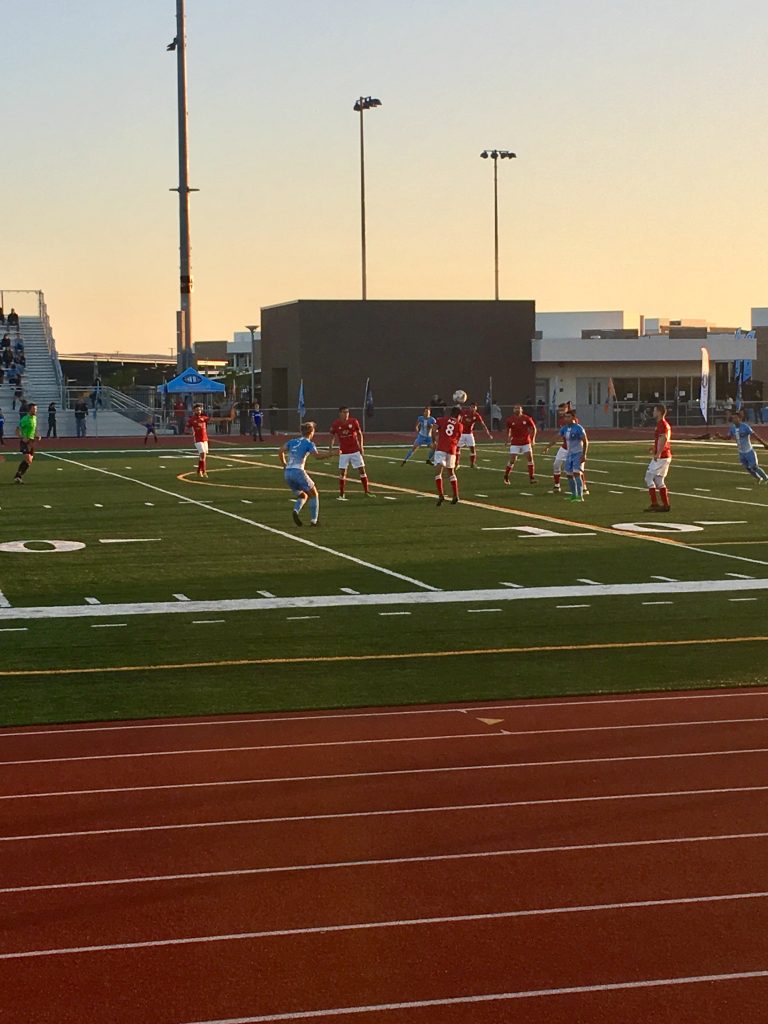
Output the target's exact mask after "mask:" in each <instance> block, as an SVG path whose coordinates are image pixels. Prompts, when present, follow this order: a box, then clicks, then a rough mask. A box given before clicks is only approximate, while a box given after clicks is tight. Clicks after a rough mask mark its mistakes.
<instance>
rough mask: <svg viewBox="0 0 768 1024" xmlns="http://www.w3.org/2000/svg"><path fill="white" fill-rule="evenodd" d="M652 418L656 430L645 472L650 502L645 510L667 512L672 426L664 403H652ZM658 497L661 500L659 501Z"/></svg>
mask: <svg viewBox="0 0 768 1024" xmlns="http://www.w3.org/2000/svg"><path fill="white" fill-rule="evenodd" d="M653 418H654V419H655V420H656V432H655V434H654V436H653V448H651V455H652V456H653V457H652V459H651V461H650V462H649V463H648V469H647V470H646V472H645V486H646V487H647V488H648V493H649V495H650V496H651V504H650V505H649V506H648V508H647V509H646V512H669V491H668V490H667V473H668V472H669V466H670V463H671V462H672V448H671V446H670V441H671V440H672V427H671V426H670V423H669V420H668V419H667V407H666V405H661V404H659V405H654V407H653ZM659 498H660V499H661V502H659Z"/></svg>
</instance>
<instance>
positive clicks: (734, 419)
mask: <svg viewBox="0 0 768 1024" xmlns="http://www.w3.org/2000/svg"><path fill="white" fill-rule="evenodd" d="M730 421H731V427H730V430H729V431H728V436H727V437H726V436H725V435H723V434H713V435H712V436H713V437H719V438H721V439H722V440H723V441H727V440H728V439H731V440H733V441H735V442H736V445H737V447H738V449H739V462H740V463H741V464H742V466H743V467H744V469H746V471H747V472H748V473H749V474H750V476H753V477H754V478H755V480H757V482H758V483H759V484H764V483H765V482H766V480H768V473H766V472H765V470H764V469H761V467H760V466H759V465H758V463H757V454H756V453H755V449H754V448H753V447H752V439H753V438H755V440H757V441H759V442H760V444H761V445H762V446H763V448H768V444H766V443H765V441H764V440H763V439H762V437H759V436H758V435H757V434H756V433H755V432H754V430H753V429H752V427H750V425H749V424H748V423H747V421H746V419H745V417H744V410H743V409H734V410H733V412H732V413H731V415H730Z"/></svg>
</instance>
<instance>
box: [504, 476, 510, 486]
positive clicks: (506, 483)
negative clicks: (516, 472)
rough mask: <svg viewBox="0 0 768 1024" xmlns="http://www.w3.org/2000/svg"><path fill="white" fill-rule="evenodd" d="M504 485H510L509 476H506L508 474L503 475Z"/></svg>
mask: <svg viewBox="0 0 768 1024" xmlns="http://www.w3.org/2000/svg"><path fill="white" fill-rule="evenodd" d="M504 486H505V487H509V486H510V483H509V477H508V476H505V477H504Z"/></svg>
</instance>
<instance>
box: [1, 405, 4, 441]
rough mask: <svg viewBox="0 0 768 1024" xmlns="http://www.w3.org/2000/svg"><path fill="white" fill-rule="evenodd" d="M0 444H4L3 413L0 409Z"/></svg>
mask: <svg viewBox="0 0 768 1024" xmlns="http://www.w3.org/2000/svg"><path fill="white" fill-rule="evenodd" d="M0 444H5V413H4V412H3V410H2V409H0Z"/></svg>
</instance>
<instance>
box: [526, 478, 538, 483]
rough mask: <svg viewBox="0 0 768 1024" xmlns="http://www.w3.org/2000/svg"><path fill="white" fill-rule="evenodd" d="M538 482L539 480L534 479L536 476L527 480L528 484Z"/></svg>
mask: <svg viewBox="0 0 768 1024" xmlns="http://www.w3.org/2000/svg"><path fill="white" fill-rule="evenodd" d="M538 482H539V481H538V480H537V479H536V477H532V479H530V480H529V481H528V483H529V484H537V483H538Z"/></svg>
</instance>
